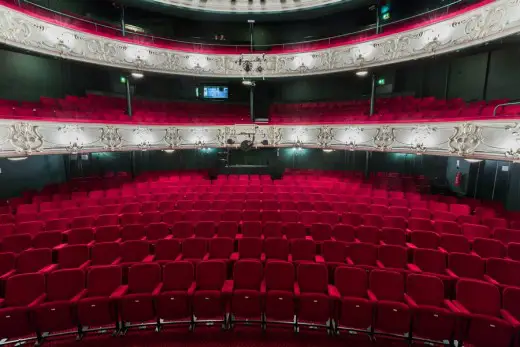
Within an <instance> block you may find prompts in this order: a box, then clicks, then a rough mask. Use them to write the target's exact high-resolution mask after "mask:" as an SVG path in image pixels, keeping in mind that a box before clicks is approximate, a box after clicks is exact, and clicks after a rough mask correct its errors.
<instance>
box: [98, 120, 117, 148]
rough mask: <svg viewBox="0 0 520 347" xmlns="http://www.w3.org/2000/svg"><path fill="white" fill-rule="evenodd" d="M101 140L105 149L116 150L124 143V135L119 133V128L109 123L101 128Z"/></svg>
mask: <svg viewBox="0 0 520 347" xmlns="http://www.w3.org/2000/svg"><path fill="white" fill-rule="evenodd" d="M99 141H100V142H101V143H102V144H103V148H104V149H106V150H107V149H108V150H111V151H115V150H116V149H119V148H121V146H122V145H123V137H122V136H121V135H120V134H119V129H118V128H115V127H113V126H111V125H108V126H106V127H104V128H103V129H101V136H100V138H99Z"/></svg>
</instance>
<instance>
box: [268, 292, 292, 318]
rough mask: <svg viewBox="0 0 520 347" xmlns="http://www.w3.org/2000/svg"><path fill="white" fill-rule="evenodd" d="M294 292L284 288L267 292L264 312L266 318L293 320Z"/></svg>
mask: <svg viewBox="0 0 520 347" xmlns="http://www.w3.org/2000/svg"><path fill="white" fill-rule="evenodd" d="M294 309H295V305H294V294H293V293H292V292H288V291H284V290H270V291H268V292H267V296H266V302H265V314H266V317H267V319H270V320H277V321H293V319H294V314H295V311H294Z"/></svg>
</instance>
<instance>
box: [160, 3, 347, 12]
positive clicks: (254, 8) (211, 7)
mask: <svg viewBox="0 0 520 347" xmlns="http://www.w3.org/2000/svg"><path fill="white" fill-rule="evenodd" d="M152 1H153V2H156V3H159V4H164V5H169V6H176V7H180V8H184V9H189V10H198V11H209V12H226V13H243V14H247V13H255V14H259V13H269V12H289V11H298V10H306V9H313V8H317V7H323V6H328V5H334V4H339V3H342V2H346V1H345V0H285V1H283V0H265V1H260V0H255V1H249V0H235V1H231V0H152ZM347 2H348V1H347Z"/></svg>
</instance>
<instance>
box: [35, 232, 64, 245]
mask: <svg viewBox="0 0 520 347" xmlns="http://www.w3.org/2000/svg"><path fill="white" fill-rule="evenodd" d="M62 244H63V234H62V232H61V231H44V232H41V233H37V234H34V235H33V239H32V245H33V247H34V248H54V247H58V246H60V245H62Z"/></svg>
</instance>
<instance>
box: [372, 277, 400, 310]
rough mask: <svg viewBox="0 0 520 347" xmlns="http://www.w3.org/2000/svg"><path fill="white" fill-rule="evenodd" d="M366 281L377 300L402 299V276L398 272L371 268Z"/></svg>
mask: <svg viewBox="0 0 520 347" xmlns="http://www.w3.org/2000/svg"><path fill="white" fill-rule="evenodd" d="M368 282H369V288H370V290H371V291H372V292H373V293H374V294H375V296H376V297H377V299H378V300H390V301H399V302H402V301H403V299H404V278H403V275H401V274H400V273H399V272H395V271H388V270H372V271H371V272H370V275H369V279H368Z"/></svg>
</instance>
